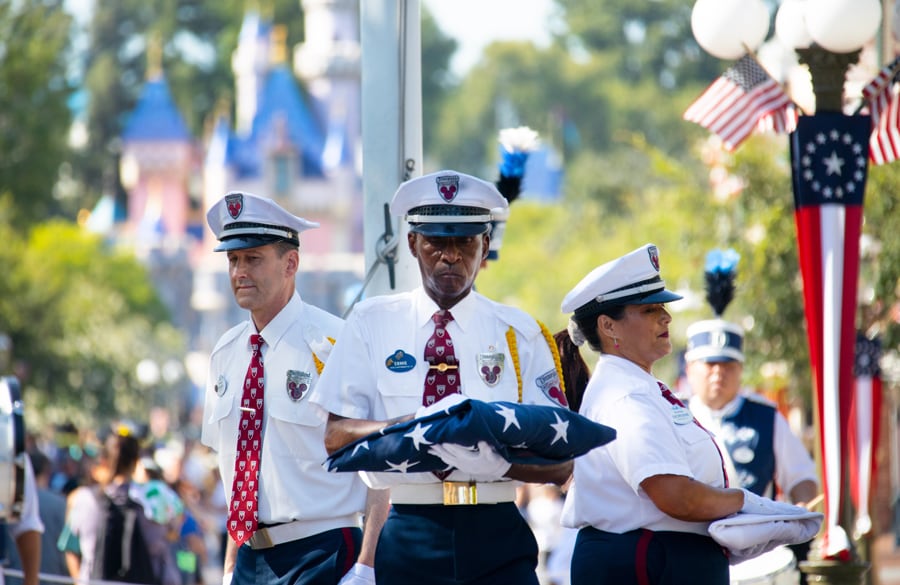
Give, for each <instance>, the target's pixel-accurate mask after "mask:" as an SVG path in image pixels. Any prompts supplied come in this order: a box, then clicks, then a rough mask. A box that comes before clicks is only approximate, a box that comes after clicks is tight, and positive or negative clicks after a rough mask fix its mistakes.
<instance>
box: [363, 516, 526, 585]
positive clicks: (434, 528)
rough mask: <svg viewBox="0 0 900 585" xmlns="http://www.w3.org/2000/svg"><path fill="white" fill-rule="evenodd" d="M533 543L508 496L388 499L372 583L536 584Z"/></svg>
mask: <svg viewBox="0 0 900 585" xmlns="http://www.w3.org/2000/svg"><path fill="white" fill-rule="evenodd" d="M537 560H538V548H537V542H536V541H535V539H534V534H533V533H532V532H531V528H529V526H528V523H527V522H525V519H524V518H523V517H522V514H521V513H520V512H519V510H518V508H516V505H515V504H513V503H512V502H507V503H502V504H480V505H477V506H441V505H433V506H422V505H410V504H394V506H393V507H392V508H391V513H390V515H389V516H388V520H387V522H386V523H385V525H384V528H383V529H382V531H381V535H380V537H379V538H378V548H377V549H376V551H375V577H376V579H377V580H378V585H463V584H464V585H538V579H537V575H536V574H535V568H536V567H537Z"/></svg>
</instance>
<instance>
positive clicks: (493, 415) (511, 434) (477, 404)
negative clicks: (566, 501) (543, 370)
mask: <svg viewBox="0 0 900 585" xmlns="http://www.w3.org/2000/svg"><path fill="white" fill-rule="evenodd" d="M442 402H443V401H442ZM437 404H440V402H438V403H437ZM569 435H571V436H572V439H571V440H570V439H569ZM615 436H616V432H615V430H614V429H612V428H610V427H608V426H605V425H601V424H599V423H596V422H594V421H592V420H590V419H588V418H587V417H584V416H582V415H580V414H578V413H577V412H573V411H571V410H569V409H568V408H562V407H556V406H549V405H537V404H519V403H516V402H483V401H481V400H472V399H469V398H464V399H463V400H461V401H458V402H456V403H455V404H452V405H451V406H449V407H447V408H440V407H437V408H434V409H432V411H431V412H429V413H426V414H423V415H422V416H420V417H418V418H415V419H412V420H410V421H406V422H403V423H399V424H395V425H391V426H389V427H386V428H384V429H382V430H381V431H379V432H377V433H372V434H371V435H368V436H366V437H363V438H361V439H359V441H357V442H355V443H350V444H349V445H346V446H344V447H343V448H341V449H339V450H337V451H336V452H334V453H333V454H332V455H331V456H330V457H329V458H328V460H327V461H326V468H327V469H328V470H329V471H390V472H394V473H409V472H413V473H420V472H431V471H446V470H447V465H446V464H445V463H444V461H443V460H441V458H440V457H438V456H436V455H433V454H432V453H430V449H423V448H422V447H423V446H427V445H437V444H441V443H453V444H456V445H462V446H464V447H468V448H474V447H475V446H476V445H478V444H479V443H481V442H482V441H484V442H487V443H488V444H489V445H490V446H491V447H492V448H494V449H495V450H496V451H497V453H499V454H500V456H501V457H503V458H504V459H506V460H507V461H508V462H510V463H521V464H526V465H552V464H556V463H561V462H565V461H570V460H572V459H573V458H575V457H577V456H579V455H582V454H584V453H587V452H588V451H590V450H591V449H593V448H595V447H599V446H600V445H605V444H606V443H608V442H610V441H612V440H613V439H615Z"/></svg>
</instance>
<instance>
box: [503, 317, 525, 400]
mask: <svg viewBox="0 0 900 585" xmlns="http://www.w3.org/2000/svg"><path fill="white" fill-rule="evenodd" d="M506 345H507V346H508V347H509V355H511V356H512V361H513V368H514V369H515V370H516V382H517V383H518V385H519V403H520V404H521V402H522V367H521V364H519V346H518V345H517V344H516V332H515V330H514V329H513V328H512V325H510V327H509V329H507V330H506Z"/></svg>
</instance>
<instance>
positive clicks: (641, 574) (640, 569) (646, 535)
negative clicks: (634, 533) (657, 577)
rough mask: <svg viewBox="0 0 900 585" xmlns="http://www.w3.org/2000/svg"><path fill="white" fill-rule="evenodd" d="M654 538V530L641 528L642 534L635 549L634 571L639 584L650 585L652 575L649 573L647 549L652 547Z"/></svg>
mask: <svg viewBox="0 0 900 585" xmlns="http://www.w3.org/2000/svg"><path fill="white" fill-rule="evenodd" d="M652 538H653V531H652V530H647V529H645V528H642V529H641V536H640V538H638V541H637V548H636V549H635V551H634V572H635V576H636V577H637V582H638V585H650V575H649V574H648V573H647V549H648V548H650V540H651V539H652Z"/></svg>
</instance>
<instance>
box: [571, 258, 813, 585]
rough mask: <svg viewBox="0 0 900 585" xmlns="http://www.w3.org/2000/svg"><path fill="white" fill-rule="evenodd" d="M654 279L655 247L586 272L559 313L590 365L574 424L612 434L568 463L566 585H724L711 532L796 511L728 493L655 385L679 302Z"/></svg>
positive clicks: (687, 418)
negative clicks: (573, 535)
mask: <svg viewBox="0 0 900 585" xmlns="http://www.w3.org/2000/svg"><path fill="white" fill-rule="evenodd" d="M659 267H660V265H659V253H658V251H657V248H656V246H654V245H652V244H646V245H644V246H641V247H640V248H638V249H636V250H634V251H632V252H630V253H628V254H626V255H624V256H622V257H620V258H617V259H615V260H612V261H610V262H607V263H606V264H603V265H602V266H599V267H598V268H595V269H594V270H593V271H592V272H590V273H589V274H588V275H587V276H585V277H584V278H583V279H582V280H581V282H579V283H578V284H577V285H575V287H574V288H573V289H572V290H571V291H570V292H569V293H568V294H567V295H566V297H565V299H563V302H562V311H563V312H564V313H573V315H572V316H571V318H570V322H569V335H570V340H569V343H574V344H575V345H581V344H583V343H584V342H587V343H588V344H589V346H590V347H591V349H593V350H594V351H597V352H599V353H600V357H599V359H598V361H597V365H596V366H595V367H594V371H593V374H592V376H591V377H590V381H589V382H588V384H587V388H586V389H585V390H584V395H583V397H581V408H580V409H579V412H580V413H581V414H582V415H585V416H587V417H588V418H590V419H592V420H594V421H597V422H599V423H602V424H607V425H610V426H612V427H614V428H615V429H616V432H617V435H616V440H615V441H612V442H610V443H608V444H607V445H604V446H602V447H598V448H597V449H594V450H593V451H591V452H589V453H587V454H586V455H584V456H582V457H580V458H578V459H576V460H575V471H574V477H573V482H572V486H571V487H570V489H569V493H568V495H567V497H566V501H565V504H564V506H563V512H562V524H563V525H564V526H568V527H571V528H577V529H579V533H578V537H577V539H576V543H575V550H574V551H573V555H572V574H571V582H572V585H588V584H590V585H632V584H634V585H637V584H639V583H641V584H644V583H653V584H666V585H674V584H684V585H687V584H692V585H693V584H696V583H703V584H704V585H727V584H728V583H729V570H728V558H727V557H726V555H725V553H724V552H723V550H722V548H721V546H719V545H718V544H717V543H716V542H715V541H714V540H713V539H712V538H711V537H710V536H709V532H708V526H709V523H710V521H712V520H716V519H719V518H723V517H725V516H729V515H730V514H734V513H736V512H739V511H743V512H749V511H754V512H766V513H772V514H778V513H781V511H784V512H785V513H787V512H795V511H796V510H797V508H796V507H795V506H791V505H789V504H784V503H780V502H774V501H772V500H768V499H765V498H761V497H759V496H756V495H755V494H752V493H751V492H748V491H746V490H739V489H729V488H728V487H727V485H728V484H727V478H726V476H725V472H724V466H723V460H722V457H721V455H720V453H719V451H718V448H717V447H716V444H715V441H714V440H713V438H712V436H711V435H710V434H709V433H708V432H707V431H706V430H705V429H704V428H702V427H701V426H700V425H699V424H698V423H697V422H696V421H695V420H694V417H693V416H692V415H691V413H690V411H689V410H688V408H687V407H686V406H685V405H684V404H682V403H681V402H680V401H679V400H678V398H676V397H675V396H674V395H673V394H672V393H671V391H670V390H669V389H668V388H667V387H666V385H665V384H663V383H662V382H661V381H660V380H658V379H657V378H656V377H655V376H654V375H653V373H652V367H653V364H654V363H655V362H656V361H657V360H658V359H660V358H662V357H664V356H666V355H668V354H669V353H670V352H671V351H672V343H671V341H670V339H669V323H670V322H671V321H672V317H671V316H670V315H669V312H668V311H667V310H666V308H665V303H668V302H670V301H674V300H677V299H680V298H681V297H680V296H679V295H677V294H675V293H673V292H670V291H668V290H666V288H665V283H664V282H663V280H662V279H661V278H660V272H659ZM570 349H571V348H570ZM566 354H567V355H569V356H574V355H577V352H575V351H568V352H566ZM579 360H580V358H579ZM567 365H568V366H572V364H564V368H565V367H567ZM573 367H574V366H573ZM580 367H581V368H583V369H586V368H587V366H586V365H585V364H584V362H583V360H582V361H581V364H580ZM568 371H569V372H571V371H572V370H571V369H570V370H568ZM578 390H579V389H577V388H576V389H574V392H575V393H576V394H577V392H578Z"/></svg>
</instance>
